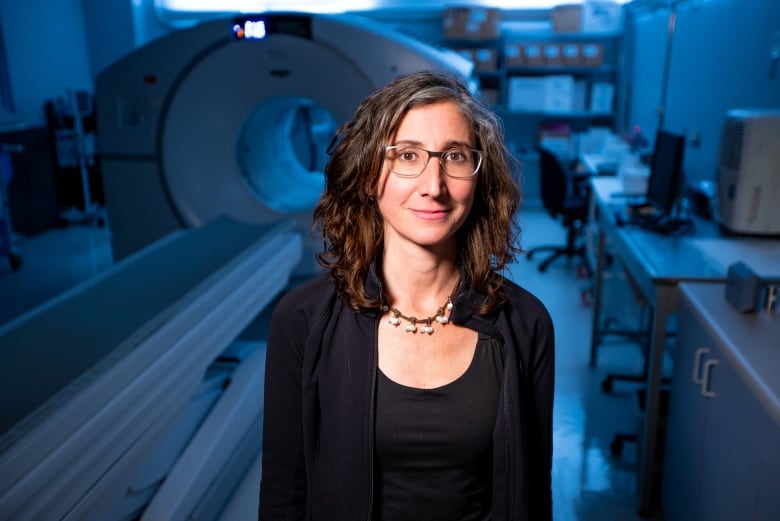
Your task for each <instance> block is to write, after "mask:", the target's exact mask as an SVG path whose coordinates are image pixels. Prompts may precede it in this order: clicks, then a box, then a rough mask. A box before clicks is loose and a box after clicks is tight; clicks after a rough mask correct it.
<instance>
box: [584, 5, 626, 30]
mask: <svg viewBox="0 0 780 521" xmlns="http://www.w3.org/2000/svg"><path fill="white" fill-rule="evenodd" d="M622 26H623V7H622V6H621V5H620V4H618V3H616V2H612V1H593V0H592V1H589V2H585V3H583V4H582V31H583V32H586V33H612V32H617V31H619V30H620V29H621V28H622Z"/></svg>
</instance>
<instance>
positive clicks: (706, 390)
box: [701, 360, 720, 398]
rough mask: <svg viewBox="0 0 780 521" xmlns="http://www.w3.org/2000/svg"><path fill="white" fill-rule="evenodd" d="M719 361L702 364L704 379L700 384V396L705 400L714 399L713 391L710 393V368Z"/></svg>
mask: <svg viewBox="0 0 780 521" xmlns="http://www.w3.org/2000/svg"><path fill="white" fill-rule="evenodd" d="M719 363H720V360H707V361H706V362H704V367H703V368H702V373H703V374H704V377H703V378H702V382H701V395H702V396H704V397H705V398H715V391H710V377H711V376H712V367H713V366H715V365H718V364H719Z"/></svg>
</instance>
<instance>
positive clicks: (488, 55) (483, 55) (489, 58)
mask: <svg viewBox="0 0 780 521" xmlns="http://www.w3.org/2000/svg"><path fill="white" fill-rule="evenodd" d="M473 53H474V58H473V60H474V69H475V70H477V71H480V72H492V71H496V70H498V52H497V51H496V49H474V50H473Z"/></svg>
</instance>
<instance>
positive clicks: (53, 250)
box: [0, 209, 641, 521]
mask: <svg viewBox="0 0 780 521" xmlns="http://www.w3.org/2000/svg"><path fill="white" fill-rule="evenodd" d="M521 222H522V225H523V229H524V231H523V235H522V245H523V247H524V248H526V249H529V248H531V247H533V246H535V245H538V244H541V243H549V242H562V241H563V229H562V228H561V227H560V226H559V225H558V224H557V223H556V222H554V221H553V220H552V219H550V218H549V217H548V216H547V215H546V214H545V213H544V212H543V211H542V210H540V209H526V210H525V211H524V213H523V214H522V219H521ZM17 250H18V252H19V253H20V254H21V255H22V258H23V263H24V265H23V267H22V269H20V270H19V271H17V272H12V271H11V270H10V267H9V266H8V263H7V262H6V261H5V259H0V296H2V298H0V329H1V328H2V327H3V324H4V323H5V324H6V326H5V327H10V326H9V324H8V323H9V322H10V321H12V320H13V319H14V317H17V316H18V315H20V314H22V313H24V312H26V311H28V310H30V309H32V308H33V307H35V306H37V305H41V304H43V303H45V302H46V301H47V300H48V299H50V298H52V297H54V296H55V295H57V294H60V293H61V292H63V291H67V290H68V288H70V287H72V286H73V285H75V284H78V283H79V282H80V281H83V280H85V279H87V278H89V277H91V276H93V275H95V274H96V273H99V272H101V271H102V270H104V269H106V268H108V267H109V266H110V265H111V263H112V257H111V250H110V233H109V231H108V230H106V229H100V228H88V227H71V228H67V229H58V230H52V231H50V232H48V233H46V234H43V235H39V236H36V237H33V238H29V239H26V240H23V241H21V242H19V243H18V244H17ZM541 258H544V256H543V255H541ZM537 262H538V259H534V261H533V262H530V261H529V260H527V259H525V258H521V259H519V261H518V262H517V263H516V264H514V265H512V266H511V270H510V275H511V277H512V278H514V279H515V280H516V281H517V282H518V283H520V284H521V285H523V286H525V287H527V288H528V289H529V290H531V291H532V292H533V293H535V294H536V295H537V296H539V297H540V298H541V299H542V301H543V302H544V303H545V304H546V305H547V306H548V308H549V310H550V313H551V314H552V317H553V320H554V323H555V327H556V337H557V353H556V358H557V361H556V396H555V410H554V428H555V431H554V436H555V439H554V451H555V452H554V468H553V495H554V504H555V521H597V520H598V521H635V520H639V519H641V518H640V517H639V516H638V515H637V508H636V506H637V500H636V494H635V473H634V462H635V450H634V447H633V445H632V444H627V445H626V446H625V449H624V451H623V454H622V457H620V458H614V457H612V456H611V454H610V446H609V445H610V441H611V440H612V437H613V435H614V434H615V432H618V431H620V432H634V431H635V430H636V427H637V422H638V417H637V413H636V409H635V405H634V402H633V398H632V397H633V392H632V391H633V389H635V386H633V385H631V384H616V386H615V390H614V391H613V393H612V394H611V395H606V394H604V393H603V392H602V391H601V387H600V384H601V379H602V378H603V376H604V374H606V373H607V372H608V371H613V370H615V371H620V372H629V371H637V370H639V366H640V362H641V360H640V355H639V350H638V348H636V346H633V345H630V344H625V343H619V342H615V343H614V344H608V345H606V346H604V347H602V349H601V350H600V352H599V362H598V364H597V367H595V368H591V367H590V366H589V365H588V358H589V344H590V332H591V320H592V309H591V308H590V307H589V306H588V305H587V303H586V302H584V301H583V299H582V298H581V296H582V292H583V290H587V288H588V284H589V281H588V280H587V279H583V278H579V277H578V275H577V270H576V266H575V265H574V264H570V263H567V262H566V261H565V260H559V261H556V262H555V263H553V264H552V265H551V266H550V268H549V269H548V270H547V272H545V273H543V274H541V273H539V272H538V271H537V270H536V264H537ZM621 284H622V282H621V279H620V278H619V277H615V278H613V279H612V280H611V281H610V286H608V287H607V288H606V291H607V292H611V295H612V296H613V299H612V300H613V301H616V302H618V305H616V306H615V309H618V307H619V308H620V309H621V312H620V316H621V317H626V316H629V317H631V316H634V315H633V313H634V309H633V308H632V303H631V302H630V299H629V301H628V302H626V295H629V294H630V293H629V292H628V291H627V290H626V287H624V286H621ZM626 307H627V308H628V311H626ZM609 311H610V310H609V309H607V312H609ZM246 490H247V491H246V497H247V499H246V502H245V503H244V504H239V505H238V506H236V505H232V506H231V509H232V511H233V512H246V514H245V515H246V518H247V519H251V518H252V516H254V512H256V506H255V505H256V503H254V502H255V501H256V494H255V493H254V491H255V490H256V486H255V485H254V484H252V483H251V482H250V484H249V485H248V486H247V487H246ZM236 515H238V514H236Z"/></svg>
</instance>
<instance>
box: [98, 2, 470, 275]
mask: <svg viewBox="0 0 780 521" xmlns="http://www.w3.org/2000/svg"><path fill="white" fill-rule="evenodd" d="M423 68H428V69H436V70H443V71H449V72H452V73H455V74H458V75H460V76H462V77H464V78H466V79H468V78H470V77H471V73H472V69H473V64H472V62H470V61H468V60H466V59H465V58H463V57H462V56H460V55H459V54H457V53H455V52H454V51H450V50H444V49H440V48H436V47H433V46H430V45H428V44H425V43H422V42H421V41H419V40H417V39H414V38H412V37H410V36H407V35H405V34H403V33H400V32H398V31H395V30H393V29H391V28H389V27H387V26H382V25H380V24H379V23H376V22H371V21H369V20H368V19H364V18H361V17H356V16H355V17H352V16H346V15H328V16H325V15H313V14H296V13H284V14H280V13H277V14H263V15H252V16H241V17H237V18H233V19H228V20H218V21H212V22H207V23H203V24H201V25H198V26H195V27H192V28H189V29H186V30H182V31H179V32H176V33H173V34H171V35H169V36H166V37H164V38H161V39H159V40H157V41H154V42H152V43H150V44H148V45H146V46H145V47H143V48H140V49H138V50H136V51H134V52H132V53H131V54H129V55H128V56H126V57H124V58H123V59H121V60H119V61H118V62H116V63H115V64H114V65H112V66H110V67H109V68H107V69H106V70H104V71H103V72H102V73H101V74H100V75H99V76H98V78H97V83H96V98H97V114H98V142H99V145H98V146H99V154H100V159H101V169H102V175H103V182H104V190H105V197H106V206H107V212H108V218H109V222H110V226H111V230H112V232H113V240H114V244H113V246H114V255H115V257H116V258H118V259H120V258H123V257H125V256H126V255H128V254H130V253H132V252H134V251H136V250H139V249H140V248H142V247H144V246H146V245H147V244H150V243H152V242H153V241H155V240H157V239H159V238H161V237H163V236H165V235H166V234H168V233H170V232H172V231H174V230H177V229H180V228H183V227H184V228H186V227H198V226H201V225H202V224H203V223H205V222H207V221H209V220H210V219H213V218H214V217H216V216H217V215H220V214H226V215H228V216H230V217H233V218H235V219H237V220H240V221H246V222H253V223H263V222H269V221H274V220H278V219H281V218H288V219H294V220H295V221H296V223H297V228H298V229H299V230H300V231H301V232H302V233H303V235H304V237H310V235H311V213H310V210H311V209H312V208H313V206H314V204H315V202H316V200H317V198H318V196H319V194H320V192H321V190H322V187H323V185H324V180H323V176H322V174H321V171H322V168H323V165H324V163H325V161H326V159H327V157H326V147H327V146H328V144H329V142H330V139H331V137H332V136H333V133H334V131H335V129H336V128H337V126H338V125H339V124H341V123H342V122H344V121H347V120H348V119H349V118H351V116H352V115H353V113H354V111H355V109H356V108H357V105H358V103H359V102H360V100H361V99H362V98H364V97H365V96H366V95H368V94H369V93H370V92H372V91H373V90H374V89H376V88H377V87H379V86H380V85H382V84H384V83H386V82H387V81H389V80H391V79H393V78H394V77H397V76H399V75H401V74H404V73H408V72H413V71H415V70H418V69H423ZM313 246H314V245H313V244H310V243H309V241H305V249H306V250H310V249H311V248H313ZM303 258H304V261H303V263H302V265H301V269H300V270H299V271H303V272H305V271H307V269H308V268H307V266H306V265H305V264H306V262H307V260H309V262H311V263H312V265H313V264H314V263H313V260H310V259H313V255H312V254H311V253H310V252H307V253H304V255H303Z"/></svg>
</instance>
